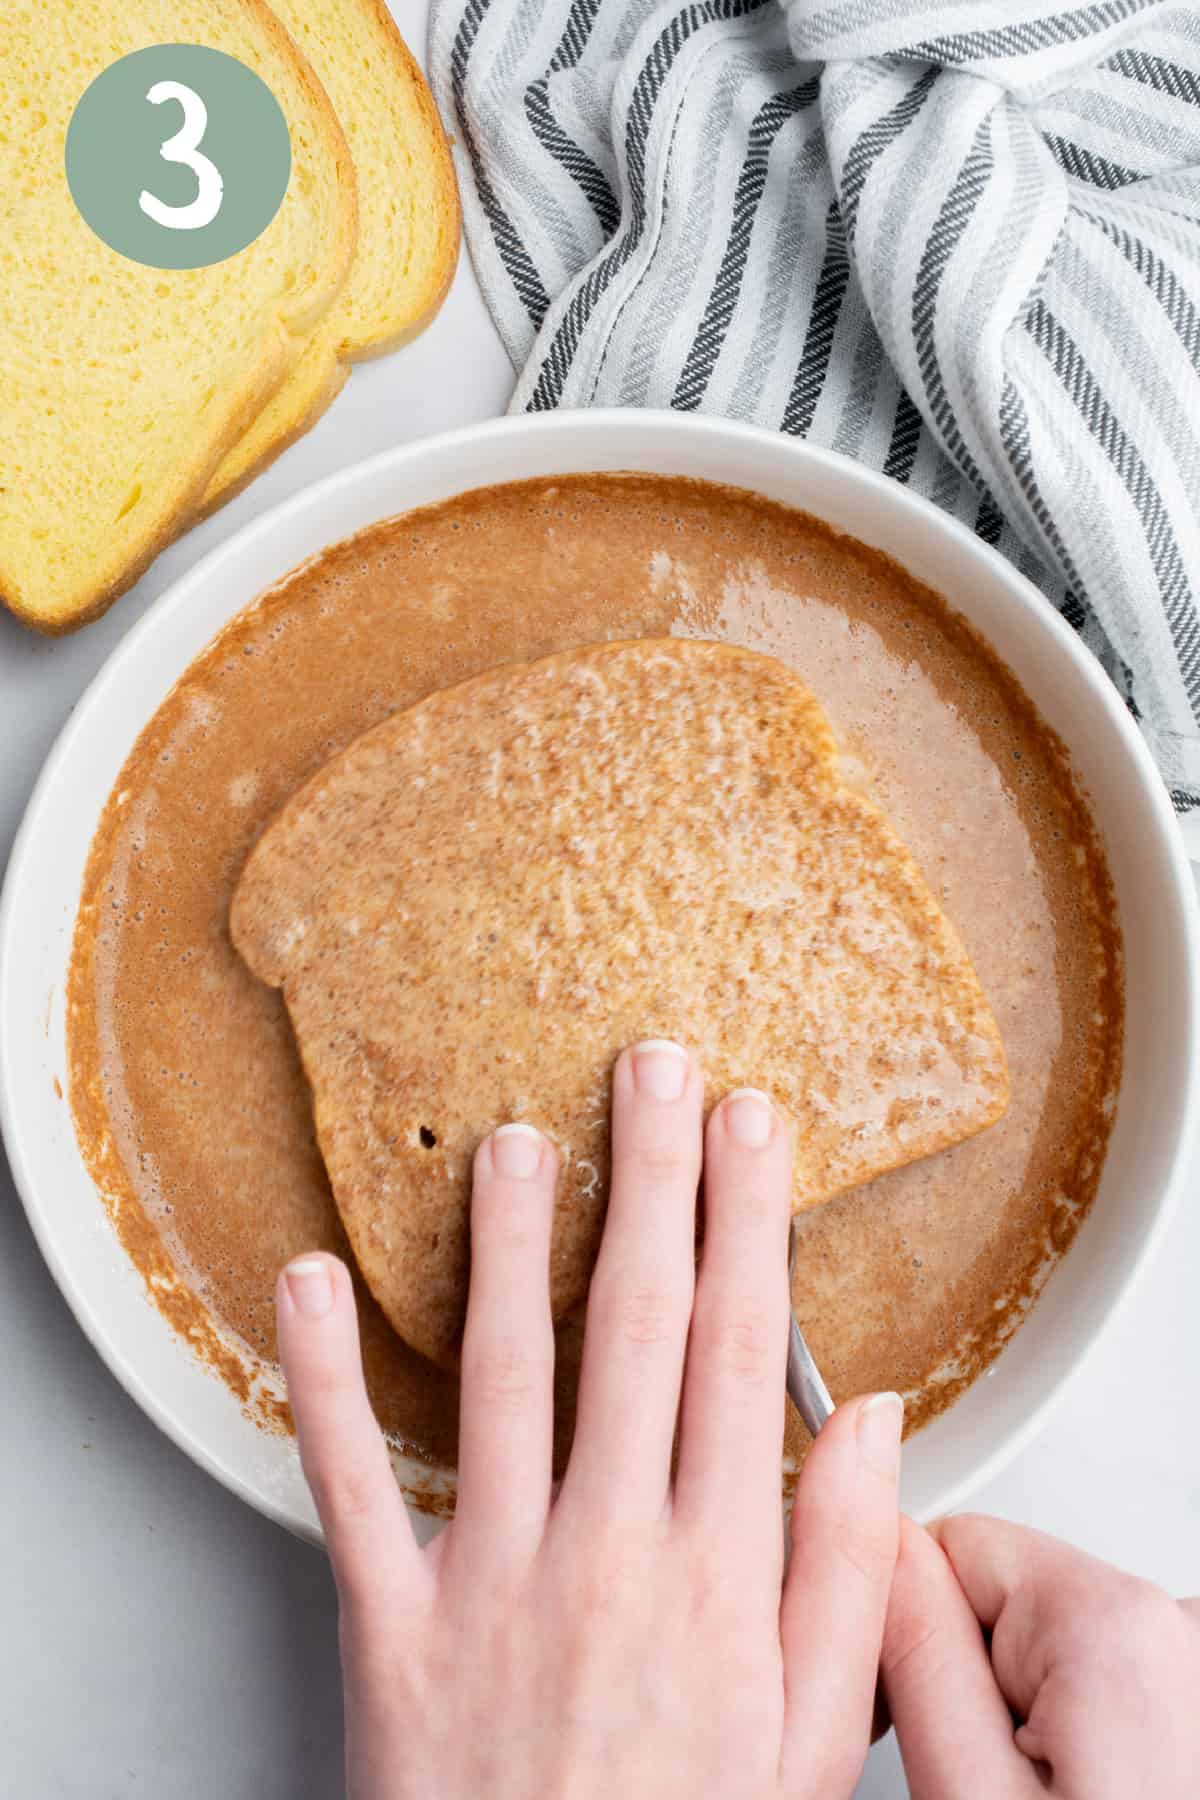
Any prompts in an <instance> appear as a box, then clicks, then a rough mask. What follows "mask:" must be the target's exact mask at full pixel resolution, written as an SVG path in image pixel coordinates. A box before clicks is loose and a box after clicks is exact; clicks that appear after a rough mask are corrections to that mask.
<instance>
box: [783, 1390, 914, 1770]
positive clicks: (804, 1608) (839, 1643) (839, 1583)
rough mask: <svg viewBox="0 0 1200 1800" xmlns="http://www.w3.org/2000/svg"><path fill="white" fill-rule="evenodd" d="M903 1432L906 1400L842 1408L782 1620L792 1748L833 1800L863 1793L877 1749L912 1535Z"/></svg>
mask: <svg viewBox="0 0 1200 1800" xmlns="http://www.w3.org/2000/svg"><path fill="white" fill-rule="evenodd" d="M902 1422H903V1407H902V1404H901V1400H900V1396H899V1395H898V1394H874V1395H872V1396H871V1397H870V1398H869V1399H865V1400H856V1401H850V1402H848V1403H847V1404H845V1405H844V1406H839V1407H838V1409H837V1411H836V1412H835V1413H834V1415H833V1417H832V1418H831V1419H830V1421H829V1423H828V1424H827V1425H826V1426H825V1427H824V1429H823V1430H822V1432H821V1433H820V1436H819V1437H818V1438H817V1440H816V1442H815V1443H814V1445H813V1447H812V1449H811V1450H810V1452H809V1455H808V1461H807V1462H806V1463H805V1465H804V1470H803V1473H802V1474H801V1477H800V1481H799V1484H798V1485H797V1488H796V1500H795V1505H794V1506H793V1508H792V1561H791V1566H790V1567H789V1569H788V1574H787V1580H786V1582H785V1584H784V1590H783V1606H782V1610H781V1613H780V1637H781V1641H782V1646H783V1674H784V1689H785V1694H786V1703H787V1722H786V1727H785V1739H784V1747H785V1757H786V1759H787V1760H788V1761H789V1762H792V1761H794V1762H795V1765H796V1766H797V1768H801V1767H803V1768H806V1769H808V1770H809V1772H810V1779H812V1778H813V1765H814V1759H815V1758H817V1759H820V1760H819V1764H818V1769H817V1771H816V1772H817V1773H819V1775H820V1777H821V1785H820V1786H819V1789H818V1791H820V1792H821V1793H824V1792H826V1791H827V1790H828V1791H831V1792H835V1791H836V1792H844V1791H846V1790H847V1789H848V1788H851V1787H853V1785H854V1782H855V1781H856V1780H857V1778H858V1774H859V1771H860V1769H861V1767H862V1763H863V1759H864V1758H865V1756H866V1753H867V1749H868V1746H869V1743H870V1736H871V1722H872V1716H873V1712H874V1703H875V1682H876V1676H877V1674H878V1670H879V1651H880V1643H881V1640H882V1637H883V1627H884V1619H885V1617H886V1614H887V1604H888V1590H889V1588H890V1586H891V1581H892V1571H893V1569H894V1567H895V1562H896V1546H897V1542H898V1538H899V1530H900V1513H899V1504H898V1497H897V1496H898V1486H899V1476H900V1431H901V1425H902ZM833 1721H836V1722H837V1729H836V1732H835V1731H833V1730H831V1722H833Z"/></svg>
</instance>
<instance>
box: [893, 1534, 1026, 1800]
mask: <svg viewBox="0 0 1200 1800" xmlns="http://www.w3.org/2000/svg"><path fill="white" fill-rule="evenodd" d="M882 1672H883V1682H884V1690H885V1692H886V1694H887V1699H888V1705H889V1707H890V1709H891V1714H892V1723H893V1725H894V1726H895V1728H896V1737H897V1739H898V1741H899V1744H900V1754H901V1756H902V1757H903V1759H904V1769H905V1773H906V1775H907V1776H908V1784H909V1790H910V1793H911V1795H912V1800H961V1797H962V1795H964V1794H986V1795H987V1796H988V1800H1033V1797H1034V1796H1039V1797H1040V1796H1042V1795H1044V1792H1045V1790H1044V1789H1043V1787H1042V1784H1041V1782H1040V1781H1039V1779H1038V1777H1037V1775H1036V1774H1035V1773H1034V1770H1033V1769H1032V1767H1031V1766H1030V1764H1029V1763H1028V1762H1027V1761H1026V1759H1025V1757H1024V1756H1023V1755H1022V1754H1021V1752H1020V1751H1019V1750H1018V1749H1017V1747H1016V1744H1015V1743H1014V1741H1013V1722H1012V1717H1011V1715H1010V1713H1009V1710H1008V1706H1007V1704H1006V1703H1005V1700H1004V1696H1003V1695H1002V1694H1001V1692H1000V1689H999V1688H998V1687H997V1685H996V1679H995V1676H994V1675H993V1674H992V1666H991V1663H990V1662H989V1660H988V1653H987V1648H986V1646H985V1644H984V1641H983V1633H982V1631H981V1630H980V1627H979V1621H978V1620H977V1619H976V1617H975V1614H974V1613H973V1611H972V1610H971V1606H970V1603H969V1602H968V1600H967V1598H966V1596H965V1595H964V1593H963V1591H962V1589H961V1588H960V1587H959V1585H958V1582H957V1581H956V1580H955V1577H954V1571H953V1570H952V1569H951V1567H950V1564H949V1562H948V1561H947V1560H946V1557H945V1556H944V1554H943V1553H942V1551H941V1550H940V1549H939V1547H938V1545H937V1544H936V1543H935V1542H934V1541H933V1539H932V1538H931V1537H930V1536H929V1535H928V1534H927V1533H926V1532H924V1531H922V1530H921V1528H920V1526H919V1525H914V1524H913V1523H912V1521H911V1520H910V1519H905V1520H904V1521H903V1525H902V1529H901V1536H900V1554H899V1557H898V1558H897V1561H896V1573H895V1578H894V1580H893V1583H892V1593H891V1599H890V1602H889V1605H888V1616H887V1629H886V1631H885V1632H884V1639H883V1658H882Z"/></svg>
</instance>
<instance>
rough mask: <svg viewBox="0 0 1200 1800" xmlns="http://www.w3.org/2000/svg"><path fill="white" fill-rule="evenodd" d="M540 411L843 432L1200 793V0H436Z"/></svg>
mask: <svg viewBox="0 0 1200 1800" xmlns="http://www.w3.org/2000/svg"><path fill="white" fill-rule="evenodd" d="M430 65H431V70H432V75H433V81H434V87H435V91H436V93H437V97H438V100H439V102H440V104H441V106H442V108H443V111H444V113H445V115H446V116H447V119H448V122H449V124H450V129H451V131H452V132H453V133H454V135H455V138H456V155H457V158H458V166H459V172H460V176H461V179H462V185H463V192H464V204H465V210H466V221H467V235H468V241H469V243H470V247H471V253H472V256H473V258H474V261H475V266H476V269H477V271H478V273H479V276H480V280H481V282H482V285H483V289H484V293H485V295H486V297H487V300H488V303H489V305H490V307H491V309H492V312H493V315H494V317H495V319H496V322H497V325H498V327H499V329H500V331H501V334H502V336H503V338H504V342H505V344H506V347H507V349H508V351H509V354H510V356H511V357H512V360H513V363H514V366H515V367H517V368H518V369H519V370H520V371H521V372H520V376H519V379H518V382H517V386H516V390H515V394H514V398H513V403H512V404H513V408H514V410H521V409H529V410H542V409H546V408H551V407H559V406H591V405H626V406H674V407H677V408H680V409H683V410H703V411H708V412H716V413H721V414H726V415H730V416H734V417H738V418H748V419H754V420H757V421H758V422H759V423H762V424H766V425H769V426H773V427H775V428H776V429H779V430H782V431H788V432H793V433H797V434H800V435H803V436H805V437H808V438H810V439H811V440H812V441H813V442H815V443H819V444H822V445H827V446H830V447H832V448H835V449H838V450H841V451H843V452H845V453H847V454H849V455H852V456H856V457H859V458H861V459H862V460H863V461H865V462H868V463H871V464H873V465H874V466H876V467H878V468H880V469H883V470H884V471H885V472H886V473H887V474H889V475H891V476H893V477H894V478H895V479H896V480H899V481H904V482H907V483H908V484H909V485H910V486H912V487H913V488H914V489H916V490H917V491H918V492H920V493H922V494H925V495H927V496H928V497H929V498H931V499H933V500H935V501H936V502H937V504H939V505H941V506H943V507H945V508H946V509H947V510H948V511H950V512H951V513H953V514H954V515H955V516H956V517H958V518H959V519H961V520H963V521H964V522H965V523H967V524H968V525H970V526H971V527H972V528H973V529H974V530H976V531H977V532H978V533H979V535H980V536H981V537H983V538H984V539H985V540H986V541H987V542H989V543H993V544H995V545H997V546H998V547H999V549H1001V550H1002V551H1003V552H1004V553H1005V554H1006V555H1008V556H1009V557H1011V558H1012V560H1013V561H1014V562H1015V563H1016V564H1017V565H1018V566H1019V567H1020V568H1021V569H1022V570H1023V571H1024V572H1025V573H1026V574H1028V575H1029V576H1030V577H1031V578H1032V579H1033V580H1034V581H1036V582H1037V583H1038V585H1039V586H1040V587H1041V588H1042V589H1043V591H1044V592H1045V593H1046V594H1047V596H1048V598H1049V599H1050V600H1051V601H1052V602H1053V603H1054V604H1055V605H1056V606H1058V607H1059V608H1060V610H1061V611H1062V613H1063V615H1064V617H1065V618H1066V619H1067V620H1068V621H1069V623H1070V624H1071V625H1072V626H1073V627H1074V628H1075V629H1076V630H1077V631H1078V632H1079V633H1080V635H1081V636H1082V638H1083V639H1084V641H1085V642H1086V643H1087V644H1088V645H1089V647H1090V648H1091V649H1092V650H1093V651H1094V652H1095V654H1096V655H1097V656H1099V657H1100V658H1101V660H1102V661H1103V663H1104V665H1105V667H1106V668H1107V670H1108V672H1109V674H1110V675H1111V677H1112V679H1113V680H1114V681H1115V682H1116V683H1117V685H1118V687H1119V689H1120V691H1121V692H1122V694H1123V695H1124V697H1125V698H1126V700H1127V702H1128V704H1129V705H1130V707H1131V708H1132V710H1133V711H1134V713H1135V714H1136V716H1137V718H1138V719H1139V722H1140V724H1141V727H1142V729H1143V731H1144V732H1145V734H1146V737H1147V739H1148V741H1149V743H1150V746H1151V749H1152V750H1153V753H1154V755H1155V757H1156V759H1157V762H1158V765H1159V768H1160V769H1161V771H1162V774H1163V777H1164V780H1165V781H1166V783H1167V785H1168V787H1169V789H1170V790H1171V793H1172V796H1173V798H1174V800H1175V803H1176V805H1177V806H1178V807H1179V808H1180V809H1181V810H1187V809H1189V808H1191V807H1194V806H1200V599H1198V585H1200V582H1198V576H1197V571H1198V570H1200V12H1198V11H1197V9H1195V8H1193V7H1191V6H1190V5H1180V4H1175V3H1174V0H1095V3H1093V4H1074V5H1072V4H1071V3H1070V0H833V3H831V4H821V3H820V0H784V5H783V6H782V7H781V6H780V5H779V4H778V3H777V0H434V8H433V22H432V27H431V42H430Z"/></svg>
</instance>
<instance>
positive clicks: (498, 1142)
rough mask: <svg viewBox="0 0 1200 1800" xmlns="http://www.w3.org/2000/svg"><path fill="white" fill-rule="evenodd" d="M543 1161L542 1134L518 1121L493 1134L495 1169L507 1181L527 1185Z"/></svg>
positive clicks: (498, 1128)
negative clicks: (522, 1182) (520, 1182)
mask: <svg viewBox="0 0 1200 1800" xmlns="http://www.w3.org/2000/svg"><path fill="white" fill-rule="evenodd" d="M541 1160H542V1134H541V1132H540V1131H538V1130H537V1129H536V1128H535V1127H534V1126H532V1125H525V1124H522V1123H521V1121H520V1120H518V1121H517V1122H516V1123H515V1124H513V1125H500V1126H498V1127H497V1128H496V1130H495V1131H493V1133H492V1167H493V1169H495V1171H496V1173H497V1175H503V1176H504V1177H505V1179H506V1180H508V1181H528V1180H529V1178H530V1177H531V1176H532V1175H536V1174H537V1172H538V1166H539V1164H540V1163H541Z"/></svg>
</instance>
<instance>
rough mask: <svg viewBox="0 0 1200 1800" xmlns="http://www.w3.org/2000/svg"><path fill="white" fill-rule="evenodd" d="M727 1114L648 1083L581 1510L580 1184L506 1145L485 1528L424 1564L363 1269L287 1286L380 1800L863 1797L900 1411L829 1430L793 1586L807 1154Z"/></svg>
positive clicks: (286, 1321)
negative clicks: (790, 1394) (793, 1236)
mask: <svg viewBox="0 0 1200 1800" xmlns="http://www.w3.org/2000/svg"><path fill="white" fill-rule="evenodd" d="M702 1094H703V1081H702V1077H701V1074H700V1070H699V1068H698V1067H697V1066H696V1063H695V1061H694V1060H693V1059H691V1058H689V1057H686V1056H685V1055H684V1053H683V1052H682V1051H680V1050H678V1049H677V1048H676V1047H674V1046H670V1045H655V1046H651V1047H648V1048H643V1047H639V1048H637V1049H635V1050H634V1051H632V1052H628V1051H627V1052H626V1053H625V1054H624V1055H623V1056H622V1057H621V1058H620V1060H619V1061H618V1063H617V1067H616V1071H615V1075H614V1081H613V1176H612V1193H611V1198H610V1202H609V1209H608V1219H607V1224H606V1227H605V1233H604V1242H603V1246H602V1249H601V1253H600V1257H599V1261H598V1263H597V1266H596V1271H595V1275H594V1277H593V1280H592V1285H591V1294H590V1298H589V1302H588V1313H587V1326H586V1337H585V1344H584V1358H583V1367H582V1373H581V1378H580V1391H579V1407H578V1417H577V1426H576V1433H575V1441H574V1447H573V1450H572V1453H571V1458H570V1462H569V1465H568V1468H567V1472H566V1475H565V1477H564V1479H563V1481H562V1484H561V1487H560V1489H559V1492H558V1494H557V1496H553V1495H552V1491H551V1382H552V1370H553V1357H554V1338H553V1333H552V1331H551V1324H550V1311H549V1300H548V1292H547V1286H548V1284H547V1258H548V1252H549V1243H550V1220H551V1212H552V1206H553V1197H554V1183H555V1177H556V1174H557V1160H556V1155H555V1152H554V1150H553V1147H552V1146H551V1145H550V1143H549V1142H548V1141H547V1140H545V1139H544V1138H541V1137H539V1136H538V1135H537V1134H536V1133H531V1132H530V1131H529V1129H528V1128H527V1127H524V1128H521V1129H518V1130H516V1131H514V1130H513V1129H512V1128H508V1129H505V1130H501V1131H500V1132H497V1133H496V1134H495V1135H493V1136H492V1137H491V1138H489V1139H488V1140H486V1141H485V1143H484V1144H483V1145H482V1146H481V1148H480V1150H479V1153H478V1155H477V1157H476V1160H475V1180H474V1197H473V1201H472V1208H471V1238H472V1274H471V1291H470V1302H469V1306H468V1312H467V1324H466V1334H465V1339H464V1344H463V1357H462V1424H461V1442H460V1456H459V1498H458V1512H457V1516H456V1517H455V1519H454V1522H453V1524H452V1525H450V1526H449V1527H448V1528H447V1530H446V1531H444V1532H443V1533H442V1535H441V1536H440V1537H439V1538H438V1539H436V1541H435V1542H434V1543H433V1544H432V1545H431V1546H430V1548H429V1549H428V1550H427V1551H426V1552H425V1553H424V1554H422V1553H421V1552H420V1551H419V1550H418V1549H417V1546H416V1542H415V1540H414V1538H413V1534H412V1531H411V1529H410V1526H409V1522H408V1518H407V1515H406V1512H405V1508H404V1505H403V1502H402V1499H401V1496H400V1492H399V1489H398V1487H397V1485H396V1482H395V1480H394V1477H393V1475H392V1471H391V1467H390V1465H389V1462H388V1457H387V1452H386V1450H385V1447H384V1443H383V1439H382V1437H381V1436H380V1433H379V1431H378V1429H377V1428H376V1425H375V1421H374V1418H373V1417H372V1415H371V1412H370V1408H369V1406H368V1402H367V1398H366V1394H365V1392H364V1389H363V1383H362V1375H361V1370H360V1365H359V1357H358V1340H357V1330H356V1323H355V1317H354V1306H353V1300H352V1296H351V1287H350V1280H349V1277H348V1275H347V1272H346V1270H345V1268H344V1267H343V1266H342V1265H341V1264H340V1263H338V1262H336V1261H335V1260H334V1259H333V1258H331V1257H310V1258H305V1259H303V1260H302V1261H301V1262H299V1263H293V1264H292V1265H290V1267H289V1268H288V1269H287V1270H285V1271H284V1273H283V1276H282V1277H281V1278H280V1284H279V1292H278V1309H279V1339H280V1348H281V1354H282V1357H283V1363H284V1368H285V1370H286V1372H287V1379H288V1387H289V1392H290V1395H291V1401H292V1408H293V1411H294V1414H295V1418H296V1428H297V1432H298V1434H299V1439H300V1452H301V1456H302V1458H303V1462H304V1469H305V1472H306V1474H307V1476H308V1480H309V1483H310V1485H311V1487H312V1491H313V1495H314V1497H315V1499H316V1503H317V1508H318V1511H319V1512H320V1515H321V1521H322V1524H323V1526H324V1529H325V1534H326V1540H327V1542H328V1545H329V1551H330V1555H331V1558H332V1561H333V1568H334V1573H335V1576H336V1578H337V1585H338V1592H339V1597H340V1603H341V1642H342V1657H343V1666H344V1672H345V1682H346V1720H347V1760H348V1783H349V1790H350V1795H351V1797H352V1800H429V1796H431V1795H436V1796H437V1797H438V1800H534V1797H536V1800H560V1797H563V1796H568V1795H569V1796H570V1797H571V1800H613V1797H614V1796H620V1797H621V1800H624V1797H625V1796H642V1795H646V1796H650V1795H653V1796H654V1797H655V1800H671V1797H672V1796H676V1795H678V1796H685V1795H686V1796H687V1797H688V1800H705V1797H706V1796H710V1797H711V1800H738V1797H742V1796H744V1797H746V1800H768V1796H775V1795H787V1796H790V1797H791V1800H817V1796H819V1797H820V1800H842V1797H844V1796H846V1795H848V1794H849V1793H850V1791H851V1790H852V1788H853V1787H854V1784H855V1782H856V1780H857V1777H858V1774H859V1771H860V1769H861V1766H862V1762H863V1758H864V1756H865V1753H866V1749H867V1744H868V1738H869V1734H870V1725H871V1711H872V1700H873V1696H874V1691H875V1683H876V1674H877V1669H878V1662H879V1651H880V1642H881V1638H882V1633H883V1623H884V1617H885V1613H886V1608H887V1595H888V1588H889V1585H890V1582H891V1577H892V1569H893V1566H894V1562H895V1555H896V1542H897V1532H898V1523H899V1520H898V1513H897V1498H896V1484H897V1472H898V1465H899V1453H900V1424H901V1409H900V1404H899V1401H898V1400H897V1398H896V1397H895V1396H894V1395H893V1396H880V1397H877V1398H876V1399H874V1400H867V1401H858V1402H854V1403H851V1404H848V1405H846V1406H843V1407H841V1408H839V1410H838V1412H837V1413H836V1414H835V1415H834V1417H833V1419H832V1420H831V1421H830V1423H829V1425H828V1426H827V1427H826V1428H825V1430H824V1431H823V1432H822V1434H821V1436H820V1438H819V1440H818V1442H817V1444H816V1445H815V1447H814V1449H813V1452H812V1454H811V1456H810V1458H809V1460H808V1463H807V1465H806V1468H805V1471H804V1477H803V1480H802V1481H801V1483H800V1486H799V1490H798V1493H797V1498H796V1504H795V1507H794V1511H793V1515H792V1542H793V1555H792V1560H791V1565H790V1571H789V1574H788V1578H787V1581H786V1583H785V1582H784V1578H783V1550H784V1534H783V1530H782V1527H781V1518H780V1455H781V1449H782V1438H783V1423H784V1367H785V1359H786V1349H787V1333H788V1283H787V1273H786V1270H787V1232H788V1214H789V1206H790V1192H791V1175H790V1166H791V1154H790V1148H789V1142H788V1134H787V1130H786V1127H785V1125H784V1123H783V1121H782V1120H781V1119H780V1118H779V1117H778V1116H777V1115H776V1114H775V1113H774V1112H773V1111H772V1109H771V1108H770V1107H769V1105H768V1104H767V1103H766V1102H765V1101H764V1100H762V1099H761V1098H759V1097H757V1096H755V1095H754V1094H753V1093H750V1092H743V1093H742V1094H741V1095H734V1096H730V1097H729V1098H728V1099H726V1100H725V1101H724V1103H723V1104H722V1105H721V1106H719V1107H717V1108H716V1109H715V1111H714V1112H713V1115H712V1117H711V1118H710V1120H709V1123H708V1127H707V1132H706V1133H702V1127H701V1100H702ZM702 1138H703V1149H704V1158H705V1183H704V1186H705V1234H704V1248H703V1253H702V1258H701V1262H700V1268H699V1272H698V1274H697V1272H696V1267H695V1254H694V1244H695V1212H696V1192H697V1183H698V1180H699V1176H700V1164H701V1150H702ZM685 1365H686V1366H685ZM677 1416H678V1418H679V1446H678V1461H677V1464H676V1466H675V1468H674V1471H673V1468H672V1445H673V1438H674V1435H675V1428H676V1420H677Z"/></svg>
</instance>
